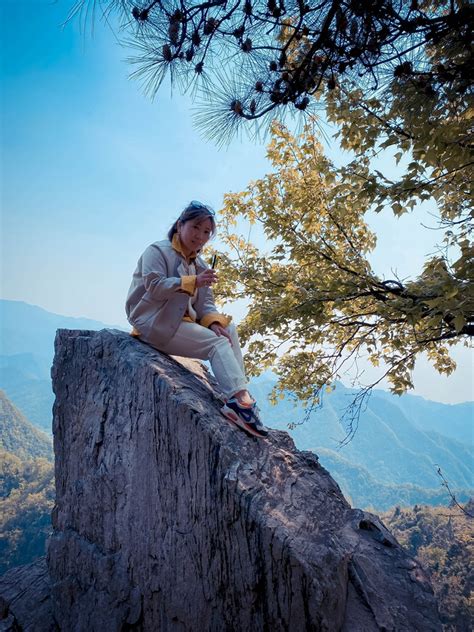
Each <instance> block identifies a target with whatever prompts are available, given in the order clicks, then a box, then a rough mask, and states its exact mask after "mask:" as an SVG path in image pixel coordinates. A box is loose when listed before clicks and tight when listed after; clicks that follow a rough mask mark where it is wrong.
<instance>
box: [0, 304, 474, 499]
mask: <svg viewBox="0 0 474 632" xmlns="http://www.w3.org/2000/svg"><path fill="white" fill-rule="evenodd" d="M0 316H1V319H0V320H1V322H2V327H3V331H2V339H3V341H4V343H3V346H2V349H3V355H1V356H0V388H3V389H4V390H5V392H6V394H7V396H8V397H9V399H10V400H11V401H12V402H13V403H14V404H15V405H16V406H17V407H18V408H19V409H20V410H21V411H22V412H23V413H24V414H25V415H26V416H27V417H28V419H30V421H31V422H32V423H34V424H35V425H36V426H37V427H40V428H42V429H44V430H46V431H47V432H49V433H51V417H52V414H51V409H52V404H53V399H54V398H53V393H52V390H51V380H50V376H49V371H50V366H51V363H52V359H53V354H54V349H53V346H54V345H53V343H54V337H55V333H56V329H57V328H65V329H103V328H108V327H107V325H105V324H104V323H101V322H98V321H93V320H89V319H83V318H70V317H64V316H59V315H57V314H50V313H49V312H47V311H46V310H43V309H41V308H39V307H35V306H31V305H28V304H27V303H23V302H19V301H3V300H0ZM24 331H26V332H27V335H25V336H23V332H24ZM6 338H8V340H5V339H6ZM275 381H276V378H275V376H274V375H272V374H271V375H269V374H263V375H262V376H260V377H258V378H255V379H253V380H252V382H251V390H252V393H253V394H254V395H255V396H256V397H257V399H258V402H259V406H260V408H261V409H262V413H263V417H264V420H265V422H266V423H267V424H268V425H269V426H271V427H274V428H279V429H283V430H288V423H289V422H295V421H298V420H301V419H302V418H303V416H304V412H303V409H302V408H301V406H297V407H296V408H295V407H294V406H293V403H292V402H291V401H289V400H282V401H280V402H279V403H278V404H277V406H275V407H273V406H271V405H270V404H269V403H268V400H267V396H268V394H269V393H270V391H271V390H272V388H273V385H274V384H275ZM355 392H356V391H353V390H351V389H349V388H346V387H345V386H344V385H342V384H338V385H337V386H336V390H335V391H334V392H333V393H330V394H326V396H325V398H324V406H323V408H322V409H321V410H320V411H318V412H317V413H316V414H315V415H314V417H313V419H312V420H311V421H310V422H308V423H306V424H303V425H299V426H296V427H295V428H294V429H293V430H291V431H289V432H290V434H291V435H292V436H293V438H294V440H295V442H296V445H297V446H298V447H299V448H300V449H305V450H312V451H314V452H315V453H316V454H319V456H320V459H321V462H322V464H323V465H324V466H325V467H327V468H328V469H329V470H330V471H331V473H333V475H334V476H335V478H336V480H338V482H339V484H340V485H341V487H342V488H343V491H344V492H345V493H346V494H347V495H348V496H349V497H350V498H351V499H352V501H353V503H354V504H355V505H358V506H361V507H367V506H370V505H372V506H373V507H374V508H376V509H381V510H385V509H387V508H389V507H391V506H393V505H396V504H402V505H412V504H414V503H428V504H440V503H447V502H449V496H448V494H447V493H446V490H444V489H443V488H441V485H440V484H441V479H440V478H439V476H438V474H437V468H436V465H439V466H440V467H441V469H442V471H443V474H444V475H445V476H446V478H447V479H448V480H449V482H450V485H451V486H452V488H453V489H455V490H456V492H457V494H458V496H459V500H460V501H466V500H467V499H468V496H469V495H470V494H471V493H472V491H471V490H472V489H473V487H474V485H473V478H472V463H473V456H474V452H473V445H474V440H473V424H472V421H473V415H474V402H466V403H463V404H440V403H436V402H432V401H429V400H424V399H423V398H421V397H418V396H413V395H404V396H402V397H396V396H393V395H391V394H390V393H387V392H385V391H379V390H376V391H374V393H373V395H372V397H371V398H370V400H369V403H368V407H367V410H366V411H365V412H363V413H362V415H361V418H360V423H359V429H358V431H357V433H356V435H355V437H354V439H353V440H352V441H351V442H350V443H349V444H348V445H347V446H346V447H344V448H342V449H339V445H338V442H339V441H341V440H342V439H343V438H344V436H345V434H346V430H345V428H344V426H343V424H342V423H341V421H340V417H341V414H342V411H343V410H344V408H345V407H346V406H347V404H348V403H349V401H350V398H351V397H353V396H354V394H355Z"/></svg>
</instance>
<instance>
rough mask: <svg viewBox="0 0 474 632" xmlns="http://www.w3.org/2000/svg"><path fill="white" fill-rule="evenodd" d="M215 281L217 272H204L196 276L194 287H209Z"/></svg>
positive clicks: (209, 270)
mask: <svg viewBox="0 0 474 632" xmlns="http://www.w3.org/2000/svg"><path fill="white" fill-rule="evenodd" d="M216 281H217V272H216V271H215V270H211V269H208V270H204V272H201V274H198V275H197V276H196V287H210V286H211V285H213V284H214V283H216Z"/></svg>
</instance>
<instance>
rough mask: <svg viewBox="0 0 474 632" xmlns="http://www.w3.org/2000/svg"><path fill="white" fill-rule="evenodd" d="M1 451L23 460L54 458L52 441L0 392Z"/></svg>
mask: <svg viewBox="0 0 474 632" xmlns="http://www.w3.org/2000/svg"><path fill="white" fill-rule="evenodd" d="M0 449H3V450H6V451H8V452H11V453H12V454H16V455H17V456H18V457H20V458H22V459H27V458H32V457H43V458H46V459H49V460H51V459H52V458H53V446H52V443H51V439H50V438H49V437H48V436H47V435H45V434H44V433H43V432H41V431H40V430H38V428H35V427H34V426H33V425H32V424H31V423H30V422H29V421H28V419H26V417H25V416H24V415H23V414H22V413H21V412H20V411H19V410H18V408H16V406H14V405H13V404H12V402H11V401H10V400H9V399H8V397H7V396H6V395H5V393H4V392H3V391H2V390H0Z"/></svg>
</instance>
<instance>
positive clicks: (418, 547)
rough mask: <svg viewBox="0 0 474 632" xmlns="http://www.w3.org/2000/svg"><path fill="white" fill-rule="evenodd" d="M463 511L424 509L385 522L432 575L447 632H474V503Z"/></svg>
mask: <svg viewBox="0 0 474 632" xmlns="http://www.w3.org/2000/svg"><path fill="white" fill-rule="evenodd" d="M463 510H464V511H461V510H460V508H459V507H452V508H449V509H448V508H446V507H443V508H441V507H420V506H415V507H413V508H411V509H400V508H399V507H396V508H395V509H394V510H392V511H390V512H387V513H386V514H383V515H382V516H381V518H382V520H383V522H384V524H385V525H387V527H388V528H389V529H390V531H391V532H392V533H393V535H394V536H395V537H396V538H397V540H398V541H399V542H400V544H401V545H402V546H403V547H404V548H405V549H406V550H408V552H409V553H410V555H413V556H414V557H416V558H417V559H418V560H419V561H420V562H421V564H422V565H423V568H425V569H426V570H427V571H428V572H429V574H430V579H431V582H432V585H433V588H434V592H435V595H436V598H437V600H438V604H439V610H440V615H441V620H442V622H443V630H444V632H471V631H472V629H473V628H472V623H473V607H472V588H473V571H472V560H473V556H474V537H473V530H472V516H473V515H474V502H473V501H471V502H469V503H467V504H466V505H465V506H464V508H463Z"/></svg>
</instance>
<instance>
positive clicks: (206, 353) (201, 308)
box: [125, 200, 268, 437]
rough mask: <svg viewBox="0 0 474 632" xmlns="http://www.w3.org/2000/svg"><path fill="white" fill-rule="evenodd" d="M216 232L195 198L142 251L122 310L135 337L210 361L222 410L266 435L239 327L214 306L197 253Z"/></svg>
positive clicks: (210, 280) (211, 277) (209, 272)
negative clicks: (250, 389)
mask: <svg viewBox="0 0 474 632" xmlns="http://www.w3.org/2000/svg"><path fill="white" fill-rule="evenodd" d="M215 231H216V223H215V219H214V212H213V211H212V210H211V209H210V208H209V207H208V206H206V205H204V204H201V202H197V201H196V200H193V201H192V202H191V204H189V205H188V206H187V207H186V208H185V209H184V211H183V212H182V213H181V215H180V217H179V218H178V219H177V220H176V222H175V223H174V224H173V226H172V227H171V229H170V231H169V233H168V239H165V240H164V241H157V242H155V243H154V244H151V246H148V248H147V249H146V250H145V252H144V253H143V254H142V256H141V257H140V259H139V261H138V264H137V268H136V270H135V272H134V274H133V279H132V284H131V286H130V289H129V292H128V297H127V302H126V306H125V309H126V312H127V318H128V320H129V322H130V324H131V325H133V328H134V330H133V332H132V335H134V336H137V337H139V338H140V340H142V341H143V342H146V343H148V344H150V345H152V346H153V347H155V348H156V349H158V350H159V351H162V352H163V353H168V354H171V355H180V356H185V357H191V358H199V359H201V360H209V361H210V363H211V366H212V370H213V373H214V376H215V377H216V379H217V381H218V383H219V386H220V387H221V390H222V392H223V394H224V396H225V397H226V403H225V405H224V407H223V408H222V413H223V414H224V415H225V416H226V417H227V418H228V419H230V420H231V421H233V422H234V423H235V424H237V425H238V426H240V427H241V428H243V429H244V430H246V431H248V432H249V433H251V434H253V435H255V436H260V437H262V436H266V435H267V434H268V431H267V429H266V428H265V427H264V426H263V425H262V423H261V421H260V419H259V416H258V411H257V407H256V403H255V401H254V400H253V399H252V397H251V396H250V394H249V392H248V390H247V383H248V381H247V378H246V376H245V369H244V364H243V359H242V352H241V350H240V345H239V339H238V336H237V331H236V328H235V326H234V324H233V323H231V322H230V318H229V317H228V316H225V315H224V314H220V313H219V312H218V311H217V309H216V306H215V305H214V299H213V296H212V289H211V286H212V285H213V284H214V283H215V282H216V281H217V275H216V272H215V270H213V269H211V268H209V266H208V265H207V264H206V263H205V262H204V261H203V260H202V259H201V258H200V257H199V252H200V251H201V249H202V247H203V246H204V245H205V244H206V243H207V242H208V241H209V239H210V238H211V237H212V236H213V235H214V233H215Z"/></svg>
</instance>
